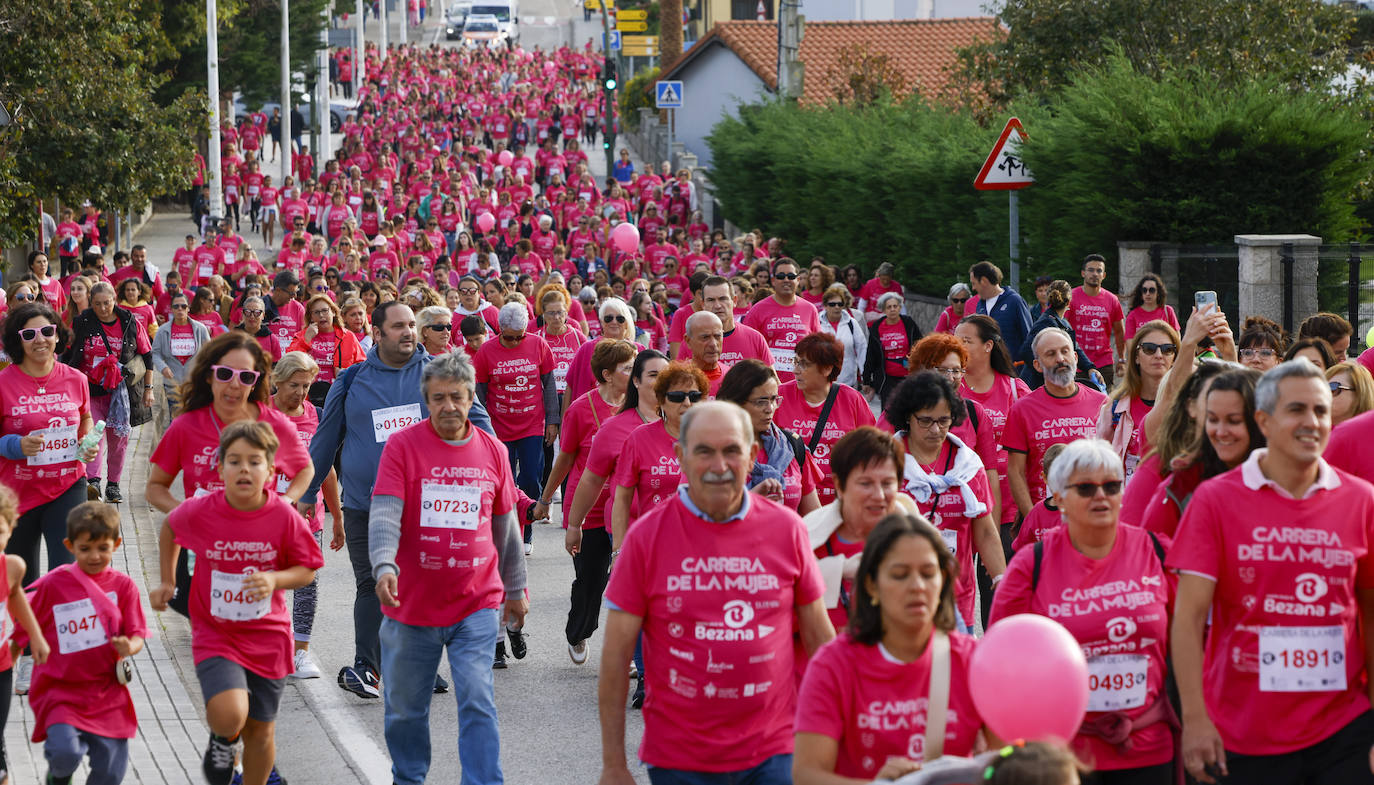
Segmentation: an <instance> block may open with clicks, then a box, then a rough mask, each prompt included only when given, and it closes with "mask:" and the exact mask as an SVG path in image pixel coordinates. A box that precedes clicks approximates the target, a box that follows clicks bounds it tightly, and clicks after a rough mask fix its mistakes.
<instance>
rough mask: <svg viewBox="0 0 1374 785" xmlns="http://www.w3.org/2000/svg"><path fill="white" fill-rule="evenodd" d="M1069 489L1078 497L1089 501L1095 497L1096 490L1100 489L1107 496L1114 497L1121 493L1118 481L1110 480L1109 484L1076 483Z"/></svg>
mask: <svg viewBox="0 0 1374 785" xmlns="http://www.w3.org/2000/svg"><path fill="white" fill-rule="evenodd" d="M1069 487H1070V488H1072V489H1073V491H1074V493H1077V494H1078V495H1079V497H1081V498H1084V499H1091V498H1093V497H1094V496H1096V495H1097V489H1098V488H1101V489H1102V492H1103V493H1105V494H1107V495H1108V496H1115V495H1117V494H1118V493H1121V481H1120V480H1112V481H1110V482H1076V483H1074V484H1072V485H1070V486H1069Z"/></svg>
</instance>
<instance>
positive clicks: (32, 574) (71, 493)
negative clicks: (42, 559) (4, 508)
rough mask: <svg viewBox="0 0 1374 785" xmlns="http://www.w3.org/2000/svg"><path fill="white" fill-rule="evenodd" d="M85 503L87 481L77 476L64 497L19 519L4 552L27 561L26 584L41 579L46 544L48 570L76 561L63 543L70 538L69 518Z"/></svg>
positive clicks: (64, 493) (41, 505)
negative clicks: (41, 554)
mask: <svg viewBox="0 0 1374 785" xmlns="http://www.w3.org/2000/svg"><path fill="white" fill-rule="evenodd" d="M84 501H86V478H85V477H84V476H81V477H78V478H77V480H76V482H74V483H72V486H71V487H70V488H68V489H67V490H65V491H63V492H62V495H61V496H58V497H57V498H56V499H53V500H52V501H50V502H48V503H47V504H40V505H38V506H37V507H34V508H33V509H31V510H29V511H28V512H26V513H24V514H23V515H21V516H19V521H18V523H16V524H15V525H14V533H13V534H11V535H10V542H9V545H8V546H6V548H5V552H6V553H12V554H14V555H15V556H18V557H20V558H22V559H23V560H24V565H25V567H26V568H27V569H26V570H25V572H24V585H25V586H28V585H29V584H30V583H33V582H34V581H36V580H38V576H40V575H42V574H43V571H42V570H39V569H38V555H39V549H38V546H39V543H47V546H48V569H49V570H53V569H56V568H58V567H61V566H62V565H64V564H71V563H72V562H74V561H76V559H75V557H73V556H72V554H71V552H70V551H68V550H67V546H65V545H63V544H62V540H64V539H66V537H67V515H68V514H69V513H71V511H72V510H73V509H74V508H75V507H76V506H77V505H78V504H81V503H82V502H84Z"/></svg>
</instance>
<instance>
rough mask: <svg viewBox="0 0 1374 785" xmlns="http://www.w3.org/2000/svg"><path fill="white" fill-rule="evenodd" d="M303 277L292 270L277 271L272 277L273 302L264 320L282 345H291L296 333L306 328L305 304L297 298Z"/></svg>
mask: <svg viewBox="0 0 1374 785" xmlns="http://www.w3.org/2000/svg"><path fill="white" fill-rule="evenodd" d="M300 288H301V279H299V278H297V277H296V274H295V273H293V272H291V271H290V270H283V271H281V272H279V273H277V275H276V277H274V278H273V279H272V296H271V297H270V298H269V299H270V302H271V303H272V304H271V306H270V307H268V309H267V316H266V317H265V318H264V319H263V322H265V323H266V324H267V328H268V329H269V330H271V331H272V334H273V335H275V336H277V341H278V342H279V343H281V345H282V346H289V345H291V341H292V340H294V339H295V337H296V333H298V332H300V331H301V330H304V329H305V306H304V305H302V304H301V302H300V301H299V300H297V299H296V294H297V292H299V291H300Z"/></svg>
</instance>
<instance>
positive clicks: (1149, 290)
mask: <svg viewBox="0 0 1374 785" xmlns="http://www.w3.org/2000/svg"><path fill="white" fill-rule="evenodd" d="M1140 293H1141V294H1159V290H1158V289H1156V288H1155V287H1153V286H1142V287H1140Z"/></svg>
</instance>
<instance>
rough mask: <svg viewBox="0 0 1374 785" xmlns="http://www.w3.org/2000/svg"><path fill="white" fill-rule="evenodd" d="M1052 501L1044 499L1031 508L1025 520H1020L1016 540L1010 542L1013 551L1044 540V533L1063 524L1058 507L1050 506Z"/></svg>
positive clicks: (1046, 533)
mask: <svg viewBox="0 0 1374 785" xmlns="http://www.w3.org/2000/svg"><path fill="white" fill-rule="evenodd" d="M1053 501H1054V500H1053V499H1046V500H1044V501H1042V502H1038V503H1037V504H1036V505H1035V506H1034V507H1032V508H1031V511H1030V512H1029V513H1027V515H1026V518H1025V520H1023V521H1021V530H1020V531H1018V532H1017V533H1016V540H1015V541H1014V542H1012V544H1011V549H1012V550H1013V551H1020V550H1021V549H1022V548H1029V547H1031V546H1032V545H1035V544H1036V543H1037V542H1044V541H1045V536H1046V535H1048V534H1049V533H1050V532H1052V531H1054V530H1055V529H1058V528H1059V527H1061V526H1063V525H1064V518H1063V516H1061V515H1060V513H1059V508H1058V507H1051V506H1050V504H1051V503H1052V502H1053Z"/></svg>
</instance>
